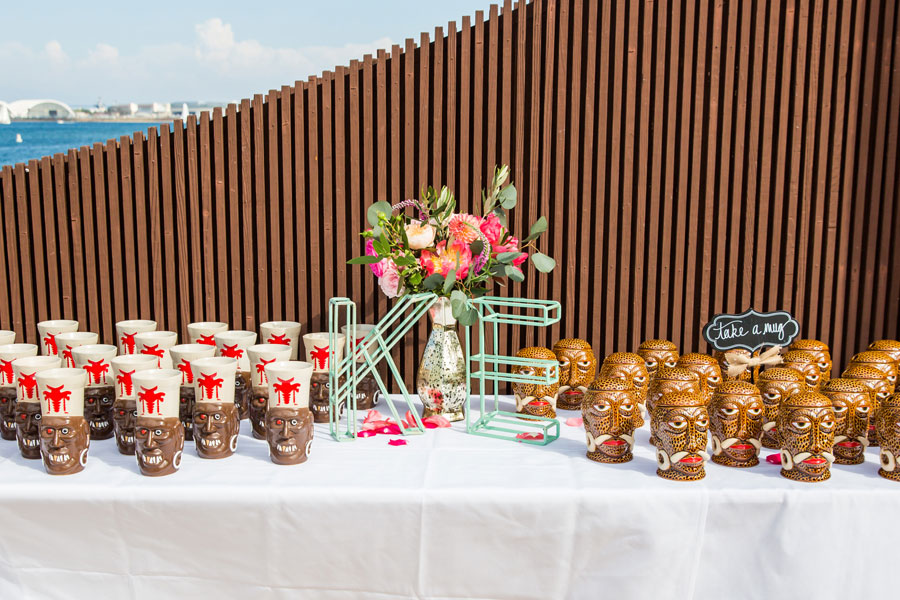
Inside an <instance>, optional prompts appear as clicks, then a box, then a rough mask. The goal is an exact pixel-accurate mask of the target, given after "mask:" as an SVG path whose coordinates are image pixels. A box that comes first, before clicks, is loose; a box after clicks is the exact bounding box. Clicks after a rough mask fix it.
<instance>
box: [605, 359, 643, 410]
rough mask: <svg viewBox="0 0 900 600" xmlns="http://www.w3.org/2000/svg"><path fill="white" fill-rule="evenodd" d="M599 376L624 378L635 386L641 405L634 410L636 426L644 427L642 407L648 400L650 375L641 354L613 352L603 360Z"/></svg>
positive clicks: (635, 396) (636, 395)
mask: <svg viewBox="0 0 900 600" xmlns="http://www.w3.org/2000/svg"><path fill="white" fill-rule="evenodd" d="M599 376H600V377H611V378H613V379H622V380H623V381H625V383H628V384H629V385H631V386H633V387H634V399H635V400H636V401H637V403H638V405H639V406H638V409H637V410H636V411H634V426H635V427H642V426H643V425H644V418H643V417H642V416H641V408H643V407H644V405H645V403H646V402H647V388H648V387H649V385H650V375H649V374H648V372H647V363H646V362H644V359H643V358H642V357H641V355H640V354H636V353H634V352H613V353H612V354H610V355H609V356H607V357H606V358H605V359H604V360H603V365H602V366H601V367H600V375H599Z"/></svg>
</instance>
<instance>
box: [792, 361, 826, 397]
mask: <svg viewBox="0 0 900 600" xmlns="http://www.w3.org/2000/svg"><path fill="white" fill-rule="evenodd" d="M783 366H784V367H785V368H786V369H795V370H797V371H799V372H800V373H802V374H803V377H804V378H805V379H806V387H807V389H810V390H818V389H819V386H820V385H821V383H822V378H821V375H820V372H819V365H818V363H816V362H814V361H810V362H788V361H785V362H784V364H783Z"/></svg>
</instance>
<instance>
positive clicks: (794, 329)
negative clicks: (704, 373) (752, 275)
mask: <svg viewBox="0 0 900 600" xmlns="http://www.w3.org/2000/svg"><path fill="white" fill-rule="evenodd" d="M799 333H800V324H799V323H798V322H797V321H796V320H795V319H794V318H793V317H792V316H791V315H790V314H789V313H786V312H784V311H783V310H780V311H776V312H770V313H760V312H756V311H755V310H753V309H752V308H750V309H747V310H746V311H744V312H742V313H741V314H739V315H716V316H715V317H713V320H712V321H710V322H709V323H707V324H706V327H704V328H703V337H704V338H705V339H706V341H707V342H709V344H710V345H711V346H712V347H713V348H715V349H716V350H722V351H724V350H734V349H735V348H743V349H744V350H749V351H750V352H755V351H757V350H759V349H761V348H763V347H764V346H782V347H784V346H788V345H789V344H790V343H791V342H792V341H794V338H796V337H797V335H798V334H799Z"/></svg>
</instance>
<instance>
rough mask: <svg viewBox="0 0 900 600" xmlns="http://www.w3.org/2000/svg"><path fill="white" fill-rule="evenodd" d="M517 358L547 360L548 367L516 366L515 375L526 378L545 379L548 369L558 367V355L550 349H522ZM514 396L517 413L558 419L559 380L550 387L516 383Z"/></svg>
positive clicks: (517, 353)
mask: <svg viewBox="0 0 900 600" xmlns="http://www.w3.org/2000/svg"><path fill="white" fill-rule="evenodd" d="M516 357H517V358H537V359H540V360H546V361H547V366H546V367H532V366H514V367H513V368H512V369H511V373H512V374H513V375H519V376H525V377H543V376H544V375H545V374H546V373H547V369H550V368H555V367H557V365H558V363H557V361H556V355H555V354H553V351H552V350H550V349H549V348H540V347H537V346H532V347H530V348H522V349H521V350H519V351H518V352H516ZM512 390H513V394H514V395H515V398H516V412H517V413H521V414H523V415H532V416H535V417H549V418H551V419H555V418H556V400H557V397H558V396H559V379H558V378H557V380H556V381H554V382H553V383H551V384H549V385H541V384H537V383H531V382H516V383H513V384H512Z"/></svg>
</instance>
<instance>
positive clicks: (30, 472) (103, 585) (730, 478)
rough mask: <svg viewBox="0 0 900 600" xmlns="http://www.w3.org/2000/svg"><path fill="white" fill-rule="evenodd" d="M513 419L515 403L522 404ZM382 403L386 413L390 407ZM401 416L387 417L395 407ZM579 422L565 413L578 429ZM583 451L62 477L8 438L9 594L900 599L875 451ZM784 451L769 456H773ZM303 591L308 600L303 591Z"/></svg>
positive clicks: (129, 463) (103, 450) (99, 457)
mask: <svg viewBox="0 0 900 600" xmlns="http://www.w3.org/2000/svg"><path fill="white" fill-rule="evenodd" d="M504 404H505V406H506V408H507V409H511V408H512V403H511V402H505V403H504ZM382 410H385V409H384V407H383V406H382ZM385 412H386V411H385ZM575 414H576V413H571V412H567V411H560V416H561V418H562V419H563V420H564V419H565V418H566V417H570V416H574V415H575ZM636 438H637V444H638V447H637V449H636V452H635V459H634V460H633V461H632V462H631V463H628V464H624V465H602V464H598V463H594V462H591V461H589V460H587V459H586V458H585V456H584V452H585V445H584V432H583V429H581V428H576V427H569V426H566V425H565V424H563V425H562V436H561V438H560V439H559V440H557V441H556V442H554V443H552V444H550V445H548V446H546V447H537V446H529V445H524V444H517V443H511V442H505V441H498V440H493V439H488V438H482V437H477V436H470V435H467V434H466V433H465V431H464V426H463V424H460V423H457V424H455V425H454V427H453V428H452V429H442V430H429V431H428V432H427V433H425V434H424V435H420V436H414V437H412V436H411V437H409V438H407V439H408V442H409V443H408V445H407V446H399V447H394V446H389V445H388V440H389V439H393V438H391V437H388V436H382V435H379V436H376V437H372V438H368V439H360V440H357V441H354V442H349V443H338V442H335V441H332V440H331V438H330V437H328V434H327V425H317V426H316V439H315V442H314V444H313V453H312V456H311V458H310V461H309V462H308V463H307V464H304V465H299V466H290V467H285V466H277V465H274V464H272V463H271V462H270V461H269V459H268V455H267V448H266V444H265V442H263V441H260V440H254V439H253V438H252V437H251V436H250V430H249V424H248V423H247V422H246V421H245V422H244V423H243V424H242V429H241V438H240V443H239V446H238V453H237V454H236V455H235V456H233V457H231V458H228V459H225V460H219V461H208V460H202V459H200V458H198V457H197V456H196V451H195V450H194V449H193V445H192V444H191V445H190V446H188V447H187V448H186V451H185V457H184V461H183V465H182V468H181V471H180V472H179V473H177V474H175V475H172V476H169V477H163V478H158V479H153V478H147V477H142V476H141V475H139V473H138V470H137V465H136V463H135V459H134V458H133V457H129V456H122V455H119V454H118V452H117V451H116V447H115V442H114V441H113V440H106V441H102V442H94V443H93V444H92V445H91V450H90V458H89V462H88V466H87V468H86V470H85V471H84V472H82V473H80V474H77V475H72V476H68V477H51V476H49V475H46V474H45V472H44V469H43V466H42V464H41V462H40V461H26V460H24V459H22V458H21V457H20V456H19V454H18V450H17V447H16V444H15V443H13V442H6V441H3V442H0V482H2V483H0V523H2V528H3V534H2V535H0V586H2V587H0V590H2V596H3V597H10V598H11V597H16V598H23V599H25V598H41V599H47V598H67V599H69V598H95V597H96V598H118V599H124V598H150V597H153V598H169V597H173V598H174V597H203V598H251V597H253V598H256V597H263V596H261V594H262V595H264V597H266V598H326V599H331V598H337V599H344V598H348V599H349V598H354V599H356V598H375V599H387V598H474V599H480V598H485V599H486V598H491V599H516V600H520V599H530V598H541V599H546V598H552V599H557V598H585V599H591V600H596V599H597V598H604V597H606V598H615V597H622V598H653V599H655V600H665V599H668V598H672V599H684V598H719V597H725V598H730V599H731V598H763V597H770V598H817V599H818V598H840V597H856V598H865V597H885V592H886V591H888V590H893V589H895V585H896V579H895V570H896V556H897V543H898V540H900V484H897V483H895V482H891V481H887V480H885V479H882V478H880V477H878V476H877V474H876V471H877V466H876V465H877V459H878V455H877V452H876V451H875V450H874V449H872V450H869V451H868V453H867V458H866V460H867V462H866V464H864V465H861V466H855V467H840V466H835V467H834V468H833V476H832V479H831V480H830V481H828V482H825V483H821V484H803V483H798V482H792V481H788V480H786V479H784V478H782V477H780V476H779V475H778V469H779V468H778V467H777V466H774V465H770V464H765V463H763V464H761V465H760V466H759V467H755V468H753V469H749V470H739V469H729V468H726V467H720V466H718V465H714V464H710V465H708V466H707V477H706V479H705V480H703V481H701V482H696V483H682V482H671V481H664V480H662V479H660V478H658V477H657V476H656V475H655V468H656V467H655V460H654V455H653V453H652V452H651V451H650V448H649V445H648V432H647V429H646V427H645V428H644V429H642V430H640V431H638V432H637V433H636ZM768 453H769V451H765V450H764V454H768ZM298 590H302V593H298Z"/></svg>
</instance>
